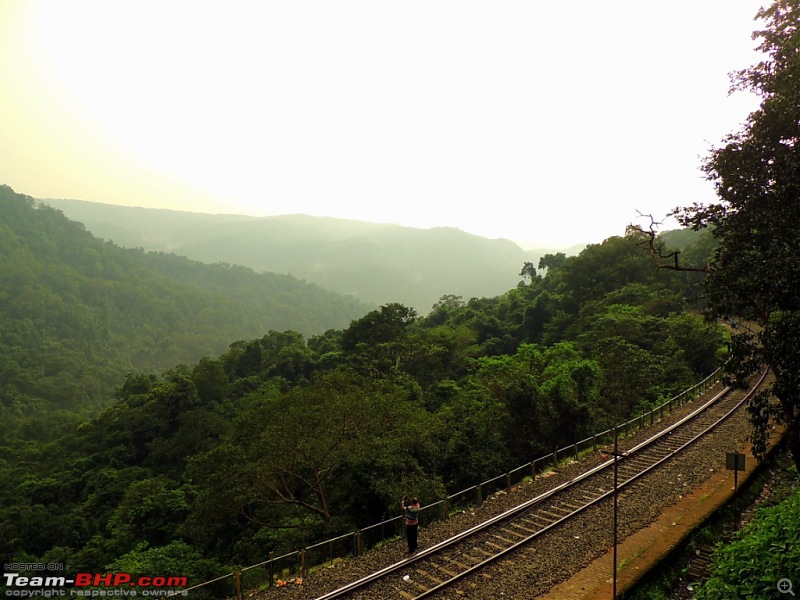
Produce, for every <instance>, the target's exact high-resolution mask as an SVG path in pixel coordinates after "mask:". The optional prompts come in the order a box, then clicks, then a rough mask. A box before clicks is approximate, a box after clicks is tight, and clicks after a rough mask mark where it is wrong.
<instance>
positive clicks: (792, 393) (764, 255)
mask: <svg viewBox="0 0 800 600" xmlns="http://www.w3.org/2000/svg"><path fill="white" fill-rule="evenodd" d="M756 19H758V20H760V21H761V22H762V23H763V25H764V27H763V29H761V30H759V31H756V32H755V33H754V34H753V39H754V40H758V41H759V46H758V49H759V50H760V51H761V52H762V53H763V55H762V56H763V59H762V60H761V61H760V62H759V63H758V64H755V65H753V66H751V67H749V68H747V69H744V70H742V71H739V72H737V73H734V74H733V75H732V82H733V87H732V90H735V91H742V90H745V91H747V90H749V91H752V92H754V93H756V94H757V95H759V96H760V98H761V105H760V107H759V109H758V110H756V111H754V112H753V113H751V114H750V115H749V117H748V119H747V121H746V123H745V124H744V125H743V126H742V128H741V130H740V131H738V132H736V133H733V134H730V135H729V136H727V137H726V138H725V139H724V140H723V144H722V145H720V146H719V147H715V148H713V149H712V150H711V152H710V154H709V156H708V157H707V159H706V161H705V163H704V166H703V168H704V171H705V173H706V175H707V177H708V178H709V180H711V181H712V182H714V185H715V187H716V192H717V196H718V198H719V201H718V202H717V203H714V204H710V205H701V204H695V205H693V206H692V207H689V208H682V209H678V210H677V211H676V214H677V215H678V217H679V218H680V219H681V222H682V224H684V225H687V226H691V227H693V228H694V229H700V228H704V227H708V226H712V230H713V234H714V236H715V237H716V238H717V239H718V240H719V247H718V249H717V251H716V254H715V257H714V260H713V262H712V263H711V264H710V265H709V266H708V277H707V279H706V282H705V290H706V296H707V299H708V301H709V306H710V311H711V314H712V316H714V317H717V318H725V319H742V318H744V319H747V320H749V321H751V322H753V323H755V324H756V327H755V328H754V330H753V331H752V332H750V331H747V332H742V331H740V332H739V333H738V334H736V335H734V336H733V340H732V352H731V354H732V360H731V361H730V363H729V370H730V373H731V375H732V376H733V378H734V380H735V381H738V382H739V383H742V382H744V380H745V379H746V378H747V377H748V376H750V375H751V374H753V373H754V372H755V371H756V370H757V369H758V368H759V367H760V365H762V364H766V365H768V366H769V367H770V369H771V370H772V372H773V373H774V375H775V380H774V384H773V385H772V390H771V391H772V393H773V394H774V397H775V398H777V402H775V401H774V400H772V396H771V395H770V394H767V393H763V394H761V395H760V396H759V397H758V398H757V399H756V400H755V401H753V402H752V403H751V405H750V412H751V420H752V423H753V426H754V436H753V437H754V442H755V451H756V453H757V454H759V453H762V452H763V451H764V449H765V442H766V439H767V436H768V435H769V433H770V430H771V427H772V425H773V424H775V423H776V422H777V423H783V424H785V425H786V426H787V427H788V433H789V439H790V444H791V449H792V452H793V455H794V460H795V463H796V464H797V465H798V468H800V294H798V287H797V285H798V282H800V259H798V256H797V252H798V248H800V1H799V0H776V1H775V2H774V3H773V4H772V5H771V6H769V7H768V8H762V9H761V10H760V11H759V12H758V13H757V15H756ZM676 264H677V261H676Z"/></svg>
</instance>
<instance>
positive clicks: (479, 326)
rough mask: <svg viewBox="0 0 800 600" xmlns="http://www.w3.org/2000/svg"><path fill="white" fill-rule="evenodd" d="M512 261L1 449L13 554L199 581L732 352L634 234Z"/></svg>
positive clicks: (656, 390)
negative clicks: (509, 279) (416, 303)
mask: <svg viewBox="0 0 800 600" xmlns="http://www.w3.org/2000/svg"><path fill="white" fill-rule="evenodd" d="M25 210H34V209H32V208H30V207H28V208H26V209H25ZM43 214H45V215H48V218H51V219H56V218H58V219H61V217H60V216H59V215H57V213H52V212H49V211H48V212H45V213H43ZM51 254H54V255H56V254H57V252H56V250H55V248H54V249H53V250H52V251H51ZM133 256H136V254H135V253H134V254H133ZM171 260H173V261H174V260H177V259H174V258H172V259H171ZM45 264H47V262H45ZM102 265H103V263H102V261H101V262H100V267H102ZM520 267H523V268H522V272H523V273H524V274H525V276H526V277H525V280H524V282H523V283H521V284H520V285H518V286H517V287H514V288H512V289H510V290H508V291H507V292H505V293H504V294H502V295H499V296H496V297H492V298H482V299H477V298H475V299H470V300H466V301H465V300H463V299H462V298H460V297H458V296H456V295H447V296H443V297H442V298H441V299H440V301H439V302H438V303H437V304H436V306H435V307H434V310H433V311H432V312H431V313H430V314H429V315H426V316H425V317H419V316H418V315H417V313H416V311H414V310H413V309H412V308H409V307H406V306H404V305H402V304H400V303H389V304H385V305H383V306H381V307H380V308H379V309H376V310H373V311H371V312H368V313H366V314H365V315H363V316H361V317H360V318H357V319H355V320H353V321H352V322H350V324H349V325H348V326H347V327H344V328H338V329H336V328H332V329H330V330H328V331H326V332H325V333H324V334H322V335H312V336H310V337H308V338H306V337H304V336H303V335H302V334H301V333H298V332H295V331H291V330H286V331H277V330H272V331H269V332H267V333H266V334H265V335H260V336H257V337H255V338H254V337H252V336H251V337H247V338H244V339H241V340H240V341H237V342H234V343H232V344H231V345H230V347H229V348H228V349H227V350H226V351H225V352H223V353H221V354H219V355H217V356H207V357H205V358H203V359H201V360H199V361H193V362H187V364H186V365H183V366H176V367H175V368H174V369H172V370H171V371H169V372H166V373H164V374H163V375H158V376H156V375H150V374H143V373H137V374H132V375H130V376H128V377H127V378H126V379H125V380H124V382H121V385H120V386H119V388H118V390H117V394H116V397H117V403H116V404H114V405H113V406H111V407H110V408H108V409H107V410H105V411H104V412H103V413H102V414H101V415H99V416H98V417H97V418H95V419H92V420H90V421H87V422H86V423H84V424H82V425H80V426H79V427H73V428H71V429H70V430H68V431H65V432H64V433H63V435H62V436H61V437H60V438H59V439H58V440H56V441H54V442H51V443H47V444H33V443H32V444H28V445H24V446H23V445H16V446H13V447H6V448H4V449H3V450H2V452H3V453H2V462H0V528H1V529H0V560H3V561H6V562H8V561H11V560H14V561H34V560H41V561H44V562H49V561H52V562H64V563H67V564H69V565H71V567H72V568H73V569H86V570H93V569H98V570H104V569H115V570H116V569H118V570H128V569H133V570H135V569H137V568H142V565H148V564H151V565H152V564H157V565H161V566H162V567H163V565H170V566H171V567H172V566H174V565H178V567H175V571H176V572H180V573H182V574H187V575H189V576H190V578H192V579H195V580H197V579H202V578H207V577H210V576H211V575H213V574H215V573H216V572H218V571H219V570H220V569H223V565H226V566H227V565H234V564H252V563H255V562H258V561H261V560H263V559H264V557H265V556H266V555H267V553H268V552H270V551H275V552H276V553H278V554H279V553H281V552H282V551H285V550H294V549H296V548H298V547H300V546H302V545H304V544H307V543H309V542H310V541H312V540H315V539H319V538H320V537H324V536H329V535H331V534H334V533H338V532H342V531H351V530H352V529H353V528H354V527H356V526H359V525H365V524H369V523H372V522H375V521H377V520H379V519H380V518H381V517H382V516H384V515H385V514H387V512H391V511H393V510H394V508H395V507H396V503H397V499H398V498H399V497H400V496H402V494H403V493H405V492H408V491H411V490H413V492H414V493H416V494H417V495H419V496H420V497H422V498H424V499H425V500H426V501H432V500H434V499H437V498H440V497H441V496H442V495H443V494H444V492H445V490H449V491H454V490H458V489H463V488H464V487H467V486H469V485H472V484H474V483H475V482H477V481H483V480H485V479H486V478H488V477H491V476H494V475H497V474H498V473H501V472H504V470H505V469H507V468H508V467H510V466H516V465H518V464H521V463H523V462H525V461H528V460H530V459H532V458H534V457H536V456H537V455H540V454H544V453H548V452H550V451H551V450H552V449H553V447H554V446H556V445H558V446H563V445H565V444H567V443H570V442H574V441H577V440H578V439H582V438H584V437H586V436H587V435H589V434H591V433H594V432H595V431H598V430H601V429H603V428H605V427H607V426H609V425H610V424H613V423H616V422H619V421H621V420H623V419H625V418H627V417H629V416H630V415H632V414H635V413H637V411H640V410H643V409H646V408H648V407H650V406H652V405H653V404H654V403H656V402H658V401H659V400H661V399H664V398H666V397H670V396H672V395H674V394H676V393H677V392H679V391H681V390H683V389H685V388H687V387H689V386H690V385H691V384H693V383H695V382H696V381H698V380H699V379H701V378H702V377H704V376H705V375H707V374H708V373H709V372H711V371H712V370H713V369H714V368H715V367H717V366H718V365H719V364H720V361H721V360H722V359H723V356H724V348H725V343H724V342H725V336H724V333H723V330H722V329H721V328H720V327H718V326H717V325H716V324H715V323H709V322H706V321H705V320H704V318H703V317H702V316H701V315H700V314H697V313H696V312H693V310H692V307H691V306H689V305H687V301H686V298H687V290H689V289H690V288H692V287H693V286H694V285H695V284H696V278H697V277H698V275H697V274H695V273H675V272H659V271H657V270H656V269H655V268H654V267H653V265H652V263H651V262H650V261H649V258H648V257H647V256H646V255H645V253H644V252H643V251H642V248H641V247H640V246H639V245H637V240H630V239H625V238H610V239H608V240H607V241H605V242H604V243H603V244H599V245H592V246H589V247H587V249H586V250H585V251H583V252H582V253H581V254H580V255H579V256H576V257H566V256H564V255H563V254H555V255H547V256H545V257H544V258H543V259H542V260H541V262H540V263H539V264H538V265H533V264H530V263H529V264H527V265H524V266H523V265H518V266H517V268H518V269H519V268H520ZM537 267H538V268H537ZM98 268H99V267H98ZM73 277H76V278H78V280H79V281H80V280H81V278H83V277H85V275H84V274H83V272H82V271H79V270H77V271H76V273H75V274H74V275H73ZM35 281H36V280H35V279H34V280H31V283H33V282H35ZM140 293H145V291H143V290H142V291H140ZM37 331H38V330H37ZM93 335H94V333H91V335H90V337H91V336H93ZM161 339H162V340H164V341H171V335H170V334H169V333H168V332H165V333H164V335H163V337H162V338H161ZM137 343H141V344H145V345H144V346H138V345H137V346H136V347H133V346H132V348H131V350H133V351H149V350H150V349H151V346H150V345H147V344H151V343H152V342H151V341H150V340H140V341H139V342H137ZM20 368H21V369H22V370H21V373H23V374H24V373H27V372H28V371H26V370H25V369H24V368H23V367H20ZM30 368H31V369H34V368H40V367H37V366H36V365H35V364H31V366H30ZM154 561H156V562H154ZM162 570H163V569H162Z"/></svg>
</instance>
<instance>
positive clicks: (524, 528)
mask: <svg viewBox="0 0 800 600" xmlns="http://www.w3.org/2000/svg"><path fill="white" fill-rule="evenodd" d="M511 527H516V528H517V529H521V530H522V531H524V532H525V533H523V534H518V535H522V536H523V537H528V535H532V534H534V533H536V532H537V531H538V529H531V528H530V527H525V525H521V524H520V523H517V522H516V521H515V522H513V523H511Z"/></svg>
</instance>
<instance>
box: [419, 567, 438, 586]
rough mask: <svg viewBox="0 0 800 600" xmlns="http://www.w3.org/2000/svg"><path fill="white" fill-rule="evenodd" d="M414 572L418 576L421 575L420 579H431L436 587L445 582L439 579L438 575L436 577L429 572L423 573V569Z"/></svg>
mask: <svg viewBox="0 0 800 600" xmlns="http://www.w3.org/2000/svg"><path fill="white" fill-rule="evenodd" d="M414 572H415V573H416V574H417V575H419V576H420V577H425V578H426V579H430V580H431V581H432V582H433V583H435V584H436V585H439V584H442V583H444V582H445V580H444V579H440V578H439V577H436V575H434V574H433V573H429V572H428V571H423V570H422V569H417V570H416V571H414Z"/></svg>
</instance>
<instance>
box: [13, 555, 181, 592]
mask: <svg viewBox="0 0 800 600" xmlns="http://www.w3.org/2000/svg"><path fill="white" fill-rule="evenodd" d="M4 567H5V569H4V570H5V572H4V573H3V581H2V584H3V587H4V588H5V595H6V596H8V597H15V598H36V597H40V598H52V597H60V596H89V597H107V596H111V597H118V598H119V597H130V596H147V597H151V598H166V597H171V596H188V592H187V591H186V590H183V589H180V588H185V587H186V585H187V581H186V577H175V576H160V575H159V576H155V577H148V576H142V575H133V574H131V573H125V572H117V573H76V574H75V575H74V576H72V577H68V576H64V575H37V574H33V575H29V574H25V575H23V574H21V573H20V571H26V572H30V571H32V572H34V573H36V572H37V571H43V570H48V571H63V570H64V569H63V566H62V565H56V564H48V565H39V564H22V563H12V564H6V565H4ZM9 568H10V569H9Z"/></svg>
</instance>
